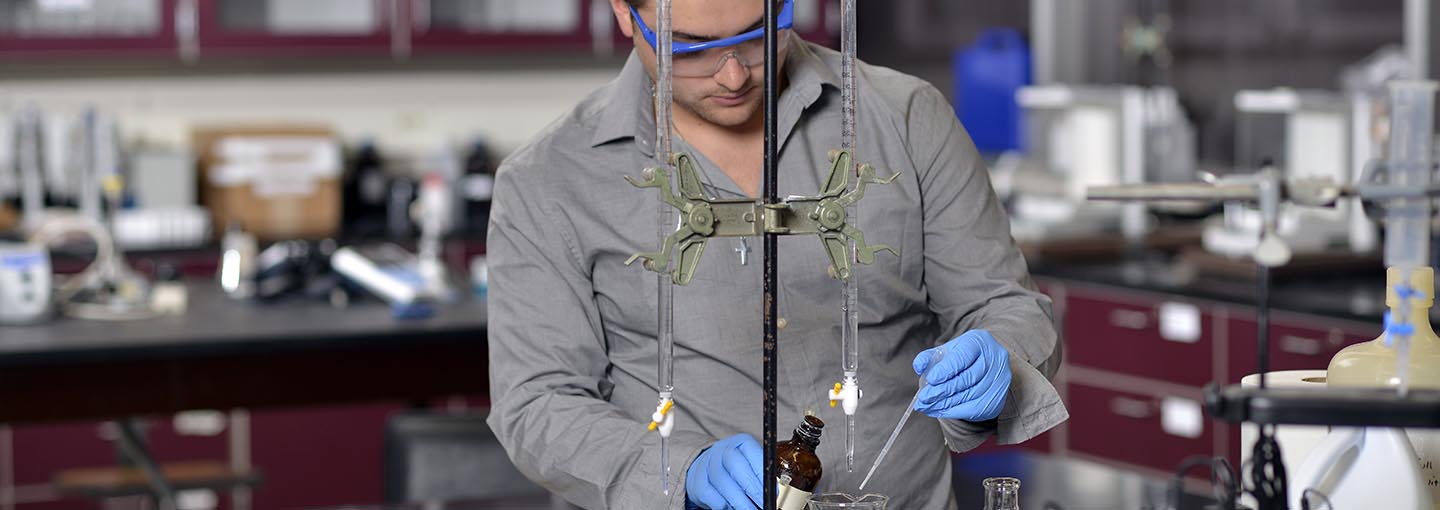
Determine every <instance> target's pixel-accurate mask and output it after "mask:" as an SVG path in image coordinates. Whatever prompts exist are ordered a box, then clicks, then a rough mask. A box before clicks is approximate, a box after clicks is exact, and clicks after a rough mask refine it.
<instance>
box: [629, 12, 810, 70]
mask: <svg viewBox="0 0 1440 510" xmlns="http://www.w3.org/2000/svg"><path fill="white" fill-rule="evenodd" d="M630 16H631V17H633V18H634V19H635V24H636V25H639V26H640V35H641V36H643V37H645V41H646V42H648V43H650V48H652V49H655V50H656V51H657V52H658V51H659V46H660V43H659V42H658V41H659V38H657V37H656V36H655V31H654V30H650V27H649V26H646V25H645V20H644V19H643V18H641V17H640V12H639V11H636V10H635V8H634V7H631V8H630ZM777 21H778V22H777V24H776V26H777V27H778V28H779V29H780V30H788V29H790V28H791V27H792V26H794V25H795V0H785V6H784V7H782V8H781V9H780V19H779V20H777ZM787 39H788V38H787V37H780V38H779V40H778V41H777V44H778V45H779V47H780V48H781V49H784V47H785V42H786V40H787ZM670 48H671V64H672V65H673V67H672V71H673V72H674V74H675V76H678V77H682V78H700V77H705V76H714V75H715V73H718V72H720V68H721V67H724V65H725V60H726V59H730V58H734V59H735V60H737V61H739V62H740V64H741V65H743V66H745V67H754V66H758V65H762V64H764V63H765V28H764V27H761V28H757V29H755V30H751V31H749V32H745V33H743V34H739V35H735V36H731V37H726V38H724V39H715V40H713V41H702V42H695V43H686V42H679V41H675V42H672V43H671V45H670Z"/></svg>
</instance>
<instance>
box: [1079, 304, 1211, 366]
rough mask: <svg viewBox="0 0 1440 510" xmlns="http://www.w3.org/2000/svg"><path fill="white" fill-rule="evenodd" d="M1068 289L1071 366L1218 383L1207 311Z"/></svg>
mask: <svg viewBox="0 0 1440 510" xmlns="http://www.w3.org/2000/svg"><path fill="white" fill-rule="evenodd" d="M1067 289H1069V290H1068V291H1067V296H1066V303H1065V320H1064V331H1063V333H1064V335H1063V337H1064V339H1065V342H1066V343H1065V354H1066V356H1067V358H1068V360H1069V362H1070V363H1073V364H1075V365H1080V366H1084V367H1089V368H1094V369H1100V370H1108V371H1112V372H1117V373H1123V374H1127V375H1134V376H1139V377H1146V378H1151V379H1156V380H1160V381H1168V382H1174V383H1178V384H1185V385H1190V386H1196V387H1199V386H1203V385H1205V383H1207V382H1209V381H1211V380H1213V379H1214V370H1213V364H1212V362H1213V358H1214V355H1213V352H1212V350H1213V340H1212V333H1211V330H1212V322H1213V316H1212V314H1211V313H1210V312H1209V311H1208V310H1205V309H1203V308H1201V307H1199V306H1197V305H1193V304H1190V303H1185V302H1182V301H1172V300H1168V299H1167V298H1164V297H1160V296H1152V295H1148V294H1144V293H1136V292H1116V291H1110V290H1104V289H1098V288H1089V287H1077V286H1069V287H1067ZM1166 321H1170V322H1184V323H1185V324H1162V323H1163V322H1166Z"/></svg>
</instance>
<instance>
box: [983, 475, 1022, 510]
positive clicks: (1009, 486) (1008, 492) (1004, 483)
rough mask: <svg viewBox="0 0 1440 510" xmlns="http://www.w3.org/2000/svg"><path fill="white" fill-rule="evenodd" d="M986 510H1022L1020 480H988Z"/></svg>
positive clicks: (986, 482)
mask: <svg viewBox="0 0 1440 510" xmlns="http://www.w3.org/2000/svg"><path fill="white" fill-rule="evenodd" d="M983 485H984V486H985V510H1020V480H1019V479H1017V478H1009V477H996V478H986V479H985V481H984V482H983Z"/></svg>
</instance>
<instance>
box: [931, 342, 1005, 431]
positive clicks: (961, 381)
mask: <svg viewBox="0 0 1440 510" xmlns="http://www.w3.org/2000/svg"><path fill="white" fill-rule="evenodd" d="M940 348H943V349H944V352H943V356H941V357H939V358H938V359H937V360H935V363H936V364H935V368H934V369H933V370H930V373H929V374H926V373H925V370H926V369H928V368H930V363H931V358H932V357H933V355H934V354H935V353H936V349H938V348H931V349H926V350H924V351H921V352H920V354H919V355H917V356H915V361H914V363H912V364H911V366H912V367H913V368H914V369H915V375H925V387H924V388H923V389H921V390H920V400H918V401H916V402H915V410H916V411H920V412H922V413H925V414H926V415H927V416H930V417H933V418H949V419H955V420H966V421H985V420H990V419H994V418H995V417H997V416H1000V410H1001V408H1003V407H1004V406H1005V394H1006V393H1008V392H1009V391H1010V353H1009V352H1008V351H1006V350H1005V347H1004V346H1002V345H1000V342H997V341H996V340H995V337H994V336H991V335H990V332H989V331H985V330H983V329H974V330H970V331H966V332H965V334H963V335H960V336H958V337H956V338H955V339H953V340H950V341H949V342H945V345H943V346H941V347H940Z"/></svg>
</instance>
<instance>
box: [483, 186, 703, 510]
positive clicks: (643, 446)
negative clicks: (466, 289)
mask: <svg viewBox="0 0 1440 510" xmlns="http://www.w3.org/2000/svg"><path fill="white" fill-rule="evenodd" d="M512 170H515V169H511V168H507V169H502V170H501V171H500V172H499V177H498V179H497V183H496V188H495V201H494V203H493V206H492V215H491V223H490V229H489V235H488V239H487V245H486V247H487V259H488V261H489V263H490V277H491V280H490V290H489V298H488V302H489V325H488V336H489V365H490V367H489V368H490V400H491V410H490V416H489V418H488V420H487V422H488V423H489V425H490V428H491V429H493V430H494V431H495V435H496V437H497V438H498V439H499V440H500V443H501V444H502V445H503V446H504V448H505V451H506V452H507V453H508V455H509V457H510V459H511V460H512V461H513V462H514V463H515V466H516V467H517V468H518V469H519V470H520V472H522V473H524V474H525V476H527V477H529V478H530V479H532V480H534V481H536V482H537V483H539V484H540V485H542V486H544V487H546V488H547V489H550V490H551V491H554V492H556V493H557V494H560V495H561V496H563V497H564V498H565V499H567V500H569V501H570V502H572V503H575V504H578V505H581V506H583V507H585V508H590V509H625V510H630V509H651V508H653V509H683V508H684V504H685V487H684V485H683V482H684V474H685V472H686V466H688V465H689V464H690V462H691V461H692V460H694V458H695V457H696V456H697V455H698V454H699V452H700V451H701V450H702V449H703V448H705V447H707V446H709V445H710V444H712V443H713V442H714V439H713V438H710V437H708V436H707V435H704V434H700V433H696V432H687V431H684V430H681V429H679V428H677V429H676V430H674V431H673V433H672V434H671V436H670V445H669V448H670V449H669V454H670V459H671V466H670V469H671V483H672V484H677V483H678V484H679V485H678V486H676V489H675V490H673V491H671V492H670V494H669V495H666V494H665V493H663V492H662V490H661V483H660V461H659V456H660V435H659V434H658V433H654V432H649V431H648V430H647V429H646V424H647V423H648V422H649V419H650V418H649V413H650V410H645V411H644V416H643V417H642V416H633V415H632V414H634V411H632V412H631V413H627V412H625V410H623V409H620V408H619V407H617V406H615V405H613V404H611V403H610V402H609V401H608V397H609V395H610V392H611V391H612V389H613V385H612V384H611V383H610V382H609V381H607V378H606V372H607V369H608V368H609V362H608V360H607V358H606V349H605V339H604V333H603V330H602V329H601V323H600V315H599V312H598V310H597V307H596V305H595V302H594V299H593V290H592V285H591V280H590V276H589V271H588V270H586V269H585V267H584V266H583V265H582V263H581V261H582V260H583V259H582V258H581V257H580V256H579V251H578V249H577V245H576V243H575V239H576V236H575V233H574V231H573V230H572V229H570V228H569V226H568V225H567V224H565V223H564V221H563V220H560V219H558V218H563V216H561V215H559V214H556V213H557V211H554V210H552V209H551V207H550V206H547V205H546V198H545V195H544V194H543V193H541V191H542V190H541V189H539V188H540V187H539V186H535V185H533V183H532V185H530V186H527V185H524V184H522V183H521V182H519V181H521V179H520V178H517V175H516V174H523V172H515V171H512ZM677 480H678V482H677Z"/></svg>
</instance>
